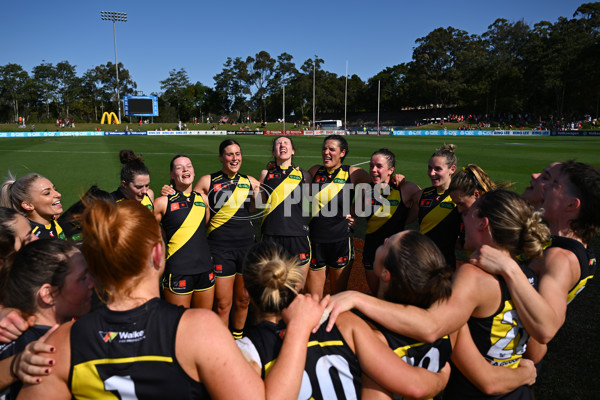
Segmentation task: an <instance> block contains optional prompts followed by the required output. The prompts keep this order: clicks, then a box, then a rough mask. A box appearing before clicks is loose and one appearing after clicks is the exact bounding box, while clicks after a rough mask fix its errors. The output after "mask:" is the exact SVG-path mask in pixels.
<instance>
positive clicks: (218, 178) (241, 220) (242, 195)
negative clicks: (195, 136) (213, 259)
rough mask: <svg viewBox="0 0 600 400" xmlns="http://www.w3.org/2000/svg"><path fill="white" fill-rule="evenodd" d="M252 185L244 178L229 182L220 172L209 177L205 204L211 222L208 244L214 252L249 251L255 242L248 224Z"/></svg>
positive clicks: (238, 177)
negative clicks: (228, 250)
mask: <svg viewBox="0 0 600 400" xmlns="http://www.w3.org/2000/svg"><path fill="white" fill-rule="evenodd" d="M251 198H252V183H251V182H250V180H249V179H248V177H247V176H246V175H242V174H235V176H234V177H232V178H229V177H228V176H227V175H226V174H224V173H223V172H222V171H219V172H215V173H213V174H211V175H210V188H209V191H208V204H209V205H210V211H211V218H210V223H209V226H208V230H207V232H208V242H209V243H210V246H211V247H214V248H224V249H229V248H231V245H232V244H235V245H236V247H248V246H251V245H252V243H253V242H254V228H253V227H252V223H251V221H250V201H251Z"/></svg>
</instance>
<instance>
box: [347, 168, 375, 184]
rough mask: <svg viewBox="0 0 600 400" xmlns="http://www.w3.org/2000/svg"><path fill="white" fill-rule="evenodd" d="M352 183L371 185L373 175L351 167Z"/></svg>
mask: <svg viewBox="0 0 600 400" xmlns="http://www.w3.org/2000/svg"><path fill="white" fill-rule="evenodd" d="M350 181H351V182H352V183H353V184H354V185H358V184H359V183H371V182H372V181H373V180H372V179H371V175H369V173H368V172H367V171H365V170H364V169H362V168H359V167H350Z"/></svg>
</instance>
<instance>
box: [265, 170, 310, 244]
mask: <svg viewBox="0 0 600 400" xmlns="http://www.w3.org/2000/svg"><path fill="white" fill-rule="evenodd" d="M305 176H306V173H305V172H303V171H302V170H301V169H300V168H292V167H289V168H282V167H276V168H274V169H271V170H269V171H268V172H267V176H266V177H265V179H264V182H263V184H262V188H263V190H265V191H266V193H267V195H268V197H267V199H266V201H265V210H264V214H263V219H262V225H261V231H262V233H263V234H264V235H272V236H306V235H307V234H308V218H307V216H306V215H305V212H304V211H303V201H302V200H303V188H304V181H305Z"/></svg>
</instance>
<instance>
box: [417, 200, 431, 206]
mask: <svg viewBox="0 0 600 400" xmlns="http://www.w3.org/2000/svg"><path fill="white" fill-rule="evenodd" d="M430 205H431V200H429V199H423V200H421V204H419V207H429V206H430Z"/></svg>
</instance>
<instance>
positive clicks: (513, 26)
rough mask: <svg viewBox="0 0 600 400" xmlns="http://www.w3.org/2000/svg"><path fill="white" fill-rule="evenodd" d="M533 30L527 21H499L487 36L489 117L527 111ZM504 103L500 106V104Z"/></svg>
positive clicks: (493, 25)
mask: <svg viewBox="0 0 600 400" xmlns="http://www.w3.org/2000/svg"><path fill="white" fill-rule="evenodd" d="M529 34H530V28H529V26H528V25H527V24H526V23H525V22H524V21H522V20H521V21H517V22H509V21H507V20H505V19H502V18H499V19H497V20H496V21H494V23H493V24H492V25H490V26H489V27H488V30H487V31H486V32H485V33H484V34H483V39H484V43H485V46H486V50H487V65H486V71H487V74H486V75H487V82H488V95H489V98H490V99H491V101H490V103H491V105H490V104H486V105H487V107H486V114H487V113H488V110H489V112H491V114H492V115H496V112H497V111H498V110H499V111H501V112H507V111H513V110H519V111H522V110H523V103H524V99H525V98H526V97H527V84H526V82H525V81H524V71H525V67H526V65H525V57H526V51H527V44H528V42H529ZM499 103H500V104H499Z"/></svg>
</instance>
